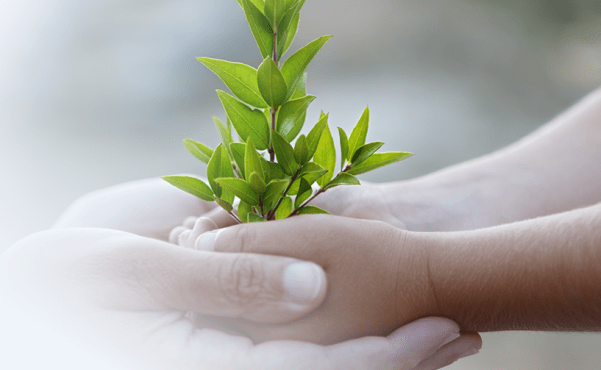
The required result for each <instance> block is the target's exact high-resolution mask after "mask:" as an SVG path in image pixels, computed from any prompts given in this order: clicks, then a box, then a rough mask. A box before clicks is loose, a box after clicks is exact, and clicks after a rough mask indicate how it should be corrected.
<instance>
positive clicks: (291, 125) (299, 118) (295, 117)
mask: <svg viewBox="0 0 601 370" xmlns="http://www.w3.org/2000/svg"><path fill="white" fill-rule="evenodd" d="M313 100H315V97H314V96H312V95H306V96H304V97H302V98H299V99H295V100H289V101H287V102H286V104H284V105H282V107H281V108H280V109H279V110H278V120H277V123H276V126H275V127H276V131H277V132H279V133H280V134H281V135H282V136H283V137H285V138H286V140H287V141H288V142H291V141H292V140H294V138H295V137H296V135H298V133H299V132H300V130H301V129H302V128H303V124H304V123H305V120H304V115H305V113H306V111H307V108H308V107H309V104H311V102H312V101H313Z"/></svg>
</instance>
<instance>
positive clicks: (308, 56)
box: [247, 0, 332, 98]
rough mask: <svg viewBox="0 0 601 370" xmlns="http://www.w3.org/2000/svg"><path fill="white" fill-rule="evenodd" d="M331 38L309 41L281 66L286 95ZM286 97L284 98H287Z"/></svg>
mask: <svg viewBox="0 0 601 370" xmlns="http://www.w3.org/2000/svg"><path fill="white" fill-rule="evenodd" d="M247 1H248V0H247ZM331 37H332V36H322V37H320V38H318V39H316V40H314V41H311V42H310V43H308V44H307V45H305V46H304V47H303V48H301V49H299V50H298V51H297V52H296V53H294V54H292V55H291V56H290V57H289V58H288V59H287V60H286V62H284V64H283V65H282V75H283V76H284V80H286V84H287V85H288V95H292V93H293V92H294V90H295V89H296V85H298V82H299V81H300V79H301V78H302V76H303V73H305V69H307V66H308V65H309V63H310V62H311V60H312V59H313V57H314V56H315V55H316V54H317V52H318V51H319V50H320V49H321V48H322V47H323V46H324V45H325V43H326V42H327V41H328V40H329V39H330V38H331ZM288 97H289V96H287V97H286V98H288Z"/></svg>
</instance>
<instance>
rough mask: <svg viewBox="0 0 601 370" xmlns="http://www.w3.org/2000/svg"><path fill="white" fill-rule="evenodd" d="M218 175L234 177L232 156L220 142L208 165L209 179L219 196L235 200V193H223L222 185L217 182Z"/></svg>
mask: <svg viewBox="0 0 601 370" xmlns="http://www.w3.org/2000/svg"><path fill="white" fill-rule="evenodd" d="M218 177H234V171H233V169H232V164H231V161H230V157H229V155H228V153H227V150H226V149H225V147H224V146H223V144H219V145H218V146H217V148H215V151H214V152H213V156H212V157H211V159H210V160H209V164H208V165H207V179H208V180H209V184H210V185H211V188H212V189H213V192H214V193H215V195H216V196H217V198H221V199H223V200H225V201H228V202H230V203H231V202H232V201H233V200H234V198H233V195H231V194H229V193H227V192H225V193H223V194H222V189H221V186H219V184H218V183H216V182H215V179H216V178H218Z"/></svg>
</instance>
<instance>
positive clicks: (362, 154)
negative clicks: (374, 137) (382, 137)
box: [351, 141, 384, 166]
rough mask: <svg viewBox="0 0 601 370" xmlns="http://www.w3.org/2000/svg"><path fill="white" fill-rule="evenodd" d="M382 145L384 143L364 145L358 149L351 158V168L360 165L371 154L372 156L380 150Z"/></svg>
mask: <svg viewBox="0 0 601 370" xmlns="http://www.w3.org/2000/svg"><path fill="white" fill-rule="evenodd" d="M382 145H384V143H381V142H379V141H378V142H375V143H369V144H365V145H363V146H361V147H359V149H357V150H356V151H355V154H353V158H352V159H351V165H353V166H358V165H360V164H361V163H362V162H363V161H365V160H366V159H367V158H369V157H370V156H371V155H372V154H374V153H375V152H376V151H377V150H378V149H380V148H381V147H382Z"/></svg>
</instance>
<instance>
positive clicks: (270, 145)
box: [268, 107, 278, 162]
mask: <svg viewBox="0 0 601 370" xmlns="http://www.w3.org/2000/svg"><path fill="white" fill-rule="evenodd" d="M277 111H278V107H275V108H273V109H272V110H271V130H272V131H275V114H276V113H277ZM268 151H269V160H270V161H271V162H275V152H274V151H273V142H272V143H270V144H269V149H268Z"/></svg>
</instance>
